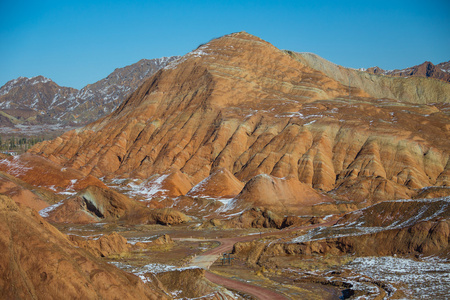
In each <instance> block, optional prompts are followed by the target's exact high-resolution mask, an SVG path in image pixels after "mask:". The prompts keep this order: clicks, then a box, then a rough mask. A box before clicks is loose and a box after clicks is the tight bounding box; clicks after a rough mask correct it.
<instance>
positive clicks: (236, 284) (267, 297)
mask: <svg viewBox="0 0 450 300" xmlns="http://www.w3.org/2000/svg"><path fill="white" fill-rule="evenodd" d="M335 223H336V221H330V222H326V223H321V224H314V225H307V226H301V227H294V228H289V229H284V230H280V231H278V232H268V233H262V234H255V235H246V236H240V237H235V238H226V239H217V240H213V241H217V242H219V243H220V245H219V246H218V247H216V248H213V249H211V250H208V251H206V252H204V253H202V254H201V255H198V256H196V257H194V258H193V259H192V260H191V262H190V264H189V266H191V267H200V268H203V269H205V270H207V271H206V272H205V277H206V278H207V279H208V280H209V281H211V282H213V283H216V284H219V285H222V286H224V287H226V288H229V289H233V290H237V291H241V292H244V293H246V294H250V295H252V296H255V297H257V298H258V299H260V300H272V299H273V300H278V299H280V300H281V299H283V300H286V299H289V298H287V297H286V296H284V295H282V294H279V293H277V292H274V291H272V290H269V289H266V288H263V287H260V286H256V285H253V284H249V283H245V282H242V281H239V280H234V279H230V278H227V277H223V276H220V275H217V274H214V273H212V272H210V271H208V270H209V267H210V266H211V265H212V264H213V263H214V262H215V261H216V260H217V259H219V258H220V257H221V256H222V254H223V253H226V252H230V251H231V250H232V249H233V246H234V244H235V243H237V242H247V241H252V240H255V239H258V238H261V237H266V236H273V235H280V234H282V233H286V232H291V231H298V230H309V229H313V228H316V227H321V226H332V225H334V224H335ZM178 240H199V241H205V240H203V239H178Z"/></svg>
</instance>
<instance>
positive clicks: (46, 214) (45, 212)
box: [39, 200, 64, 218]
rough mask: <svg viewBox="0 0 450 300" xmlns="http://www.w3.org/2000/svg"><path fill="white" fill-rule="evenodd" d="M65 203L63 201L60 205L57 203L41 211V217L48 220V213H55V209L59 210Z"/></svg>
mask: <svg viewBox="0 0 450 300" xmlns="http://www.w3.org/2000/svg"><path fill="white" fill-rule="evenodd" d="M63 203H64V200H62V201H60V202H58V203H56V204H53V205H50V206H48V207H46V208H44V209H41V210H40V211H39V214H40V215H41V217H44V218H46V217H48V213H49V212H51V211H53V210H54V209H55V208H57V207H58V206H61V205H62V204H63Z"/></svg>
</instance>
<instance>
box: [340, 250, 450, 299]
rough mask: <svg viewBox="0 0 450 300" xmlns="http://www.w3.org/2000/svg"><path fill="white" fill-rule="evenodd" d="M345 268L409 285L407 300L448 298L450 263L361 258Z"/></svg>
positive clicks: (425, 260) (391, 258) (428, 260)
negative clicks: (412, 299)
mask: <svg viewBox="0 0 450 300" xmlns="http://www.w3.org/2000/svg"><path fill="white" fill-rule="evenodd" d="M344 268H346V269H350V270H352V271H355V272H357V273H360V274H362V275H366V276H369V277H371V278H373V279H376V280H381V281H387V282H392V283H394V282H395V283H403V284H406V285H407V286H408V288H409V290H410V291H411V294H409V295H407V296H408V299H410V297H411V298H416V299H417V298H418V299H448V298H446V297H447V296H448V291H450V263H445V262H436V259H434V258H430V259H427V258H425V259H424V260H421V261H415V260H412V259H407V258H397V257H358V258H356V259H355V260H353V261H352V262H351V263H349V264H347V265H345V266H344Z"/></svg>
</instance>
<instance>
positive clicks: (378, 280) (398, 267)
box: [57, 224, 450, 299]
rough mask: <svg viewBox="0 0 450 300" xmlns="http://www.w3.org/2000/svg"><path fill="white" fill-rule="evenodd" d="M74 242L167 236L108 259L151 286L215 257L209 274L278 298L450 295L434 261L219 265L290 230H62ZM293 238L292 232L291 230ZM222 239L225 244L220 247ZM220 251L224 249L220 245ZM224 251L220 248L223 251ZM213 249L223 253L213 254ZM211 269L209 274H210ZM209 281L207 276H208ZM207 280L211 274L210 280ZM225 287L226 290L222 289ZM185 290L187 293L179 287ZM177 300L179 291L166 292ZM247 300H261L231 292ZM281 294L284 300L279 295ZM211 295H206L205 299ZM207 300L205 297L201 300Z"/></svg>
mask: <svg viewBox="0 0 450 300" xmlns="http://www.w3.org/2000/svg"><path fill="white" fill-rule="evenodd" d="M57 227H58V229H59V230H61V231H62V232H63V233H66V234H69V235H78V236H83V237H90V238H98V237H100V236H101V235H104V234H105V235H106V234H109V233H112V232H114V231H115V232H118V233H119V234H121V235H122V236H124V237H125V238H127V240H128V243H130V244H136V243H149V242H152V241H155V239H156V238H158V237H160V236H163V235H169V236H170V237H171V238H172V239H173V242H171V243H167V244H158V245H157V244H155V243H149V245H150V246H149V247H146V248H145V249H140V250H135V251H132V252H130V253H123V254H117V255H111V256H109V257H105V258H104V259H105V260H106V261H108V262H110V263H111V264H113V265H115V266H117V267H119V268H121V269H123V270H125V271H127V272H131V273H134V274H136V275H138V276H139V277H140V278H141V279H143V280H144V281H146V276H147V275H146V274H148V272H151V273H155V274H161V273H165V272H171V271H176V270H178V271H182V270H187V269H191V268H196V266H195V265H196V264H195V263H193V262H195V259H196V258H199V257H201V256H202V255H203V254H211V253H212V254H214V255H216V257H215V258H219V259H216V260H215V261H214V259H213V261H214V262H213V264H212V265H211V266H210V267H209V271H210V272H211V273H212V274H215V275H214V276H216V275H220V276H223V277H226V278H229V279H232V280H235V281H238V282H243V283H246V284H250V285H254V286H257V287H263V288H267V289H269V290H271V291H274V292H277V293H278V294H279V295H280V299H282V297H283V296H285V297H286V299H381V298H384V299H446V297H447V292H448V290H449V289H450V263H449V262H448V261H446V260H444V259H440V258H437V257H418V258H415V259H410V258H408V259H406V258H400V257H356V256H351V255H349V256H332V255H325V256H321V255H310V256H302V258H301V259H300V258H299V257H298V256H297V257H296V256H291V255H290V256H277V257H274V258H273V259H272V260H270V263H266V264H264V263H262V264H260V265H257V264H251V263H249V262H248V261H246V260H244V259H242V258H241V257H237V256H234V255H233V254H231V257H232V258H233V259H232V260H231V264H229V263H228V262H227V261H226V262H225V263H223V262H222V259H221V255H220V254H221V253H222V251H227V252H228V253H229V252H231V251H230V250H231V248H232V245H233V243H228V244H227V245H225V244H226V243H225V244H224V242H223V241H233V240H234V241H237V240H243V241H248V240H255V241H257V242H265V243H267V242H269V243H270V242H274V241H279V240H280V239H283V237H288V236H290V237H291V236H292V233H289V231H274V230H273V229H262V230H260V229H227V230H213V229H202V230H196V229H195V228H196V225H195V224H194V225H193V224H189V225H186V224H185V225H177V226H169V227H168V226H160V225H136V226H130V225H121V224H90V225H71V224H70V225H69V224H64V225H57ZM290 231H292V230H290ZM221 240H222V244H221V243H220V241H221ZM221 245H222V246H221ZM224 245H225V246H226V247H223V246H224ZM213 249H216V250H220V251H219V252H221V253H215V252H217V251H214V250H213ZM206 268H207V267H206ZM211 276H212V275H210V276H209V277H211ZM206 277H207V278H208V273H207V274H206ZM224 285H226V284H224ZM179 288H182V287H178V289H179ZM169 292H170V293H171V295H172V296H173V297H174V298H175V299H176V298H178V297H177V295H179V294H180V290H172V291H169ZM233 292H234V293H235V295H240V296H242V297H244V298H246V299H253V298H254V299H256V297H254V296H252V295H250V294H248V293H247V294H246V293H245V292H243V291H236V290H235V291H233ZM281 295H283V296H281ZM205 296H206V295H205ZM202 299H204V298H202Z"/></svg>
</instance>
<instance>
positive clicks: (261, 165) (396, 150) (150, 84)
mask: <svg viewBox="0 0 450 300" xmlns="http://www.w3.org/2000/svg"><path fill="white" fill-rule="evenodd" d="M408 82H409V81H408ZM411 82H412V81H411ZM362 88H364V89H367V90H370V89H371V87H370V86H369V82H368V81H365V82H364V84H362V85H361V88H350V90H349V88H348V86H347V85H345V84H341V83H339V82H338V81H336V80H334V79H331V78H330V77H327V76H326V75H325V74H324V73H322V72H320V71H317V70H315V69H313V68H311V67H308V66H306V65H305V64H303V63H301V62H300V61H299V60H298V59H297V58H295V57H294V56H292V55H290V54H289V53H286V52H283V51H280V50H278V49H277V48H275V47H274V46H272V45H271V44H269V43H267V42H265V41H263V40H261V39H259V38H257V37H254V36H252V35H249V34H246V33H236V34H231V35H228V36H224V37H222V38H219V39H215V40H212V41H211V42H209V43H207V44H205V45H203V46H201V47H199V48H198V49H196V50H195V51H193V52H191V53H189V54H187V55H185V56H184V57H182V58H180V59H179V60H178V61H177V62H174V63H172V64H170V65H168V66H167V67H166V68H164V69H163V70H160V71H159V72H157V73H156V74H155V75H154V76H153V77H151V78H150V79H149V80H147V81H146V82H145V83H144V84H143V85H142V86H141V87H140V88H139V89H138V90H137V91H136V92H135V93H133V94H132V95H131V96H130V97H129V98H128V99H127V100H126V101H124V102H123V104H122V105H121V106H120V107H119V108H118V109H117V110H116V111H115V112H114V113H112V114H111V115H109V116H107V117H105V118H103V119H101V120H99V121H98V122H95V123H92V124H90V125H89V126H87V127H85V128H84V129H82V130H79V131H71V132H68V133H66V134H64V135H63V136H61V137H60V138H58V139H55V140H53V141H48V142H43V143H41V144H39V145H37V146H36V147H34V148H33V149H32V150H31V152H32V153H38V154H40V155H43V156H45V157H48V158H49V159H51V160H52V161H54V162H56V163H59V164H62V165H64V166H66V167H72V168H75V169H78V170H80V171H81V172H83V174H85V175H87V174H91V175H93V176H97V177H102V176H107V177H108V178H114V177H121V178H129V177H130V178H140V179H143V180H147V179H148V178H151V176H153V175H154V174H164V173H165V172H166V171H167V170H168V169H169V168H171V167H174V168H176V169H179V170H181V172H183V173H184V174H186V175H187V176H189V179H190V180H191V181H192V183H193V184H197V183H199V182H200V181H202V180H203V179H205V178H207V177H208V176H209V175H211V174H213V173H214V172H215V171H216V170H218V169H220V168H226V169H227V170H229V171H230V172H231V173H232V174H233V175H234V176H236V178H238V179H239V180H240V181H243V182H247V181H248V180H250V179H251V178H253V177H254V176H256V175H258V174H262V173H264V174H270V175H273V176H276V177H279V178H283V177H288V176H293V177H296V178H297V179H298V180H299V181H301V182H302V183H305V184H306V185H309V186H311V187H313V188H315V189H319V190H321V191H325V192H330V191H333V193H334V194H335V195H336V196H338V197H341V198H344V199H348V200H351V201H353V200H357V201H358V202H360V203H363V202H364V199H366V198H369V200H370V201H374V202H375V201H379V200H385V199H392V198H403V197H408V196H409V195H413V194H414V193H415V192H416V190H417V189H419V188H422V187H425V186H432V185H439V186H449V185H450V163H449V162H450V156H449V151H448V149H450V144H449V141H450V126H449V123H450V117H449V116H448V113H447V112H446V111H447V108H446V107H447V104H439V105H431V104H423V105H417V104H414V105H413V104H407V103H402V102H401V101H399V100H389V99H376V98H375V99H373V98H370V97H369V95H370V94H371V93H372V91H371V92H370V93H368V92H365V91H364V90H362ZM391 88H392V89H393V90H395V94H396V95H397V94H398V93H400V92H399V91H401V90H402V87H401V86H398V87H397V86H395V87H391ZM349 93H350V95H349ZM400 94H401V93H400ZM424 103H426V101H425V102H424ZM370 201H369V202H368V203H367V204H370Z"/></svg>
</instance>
